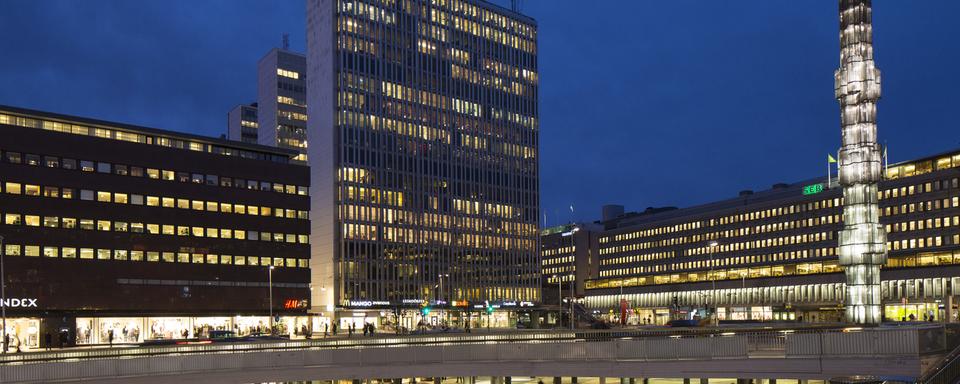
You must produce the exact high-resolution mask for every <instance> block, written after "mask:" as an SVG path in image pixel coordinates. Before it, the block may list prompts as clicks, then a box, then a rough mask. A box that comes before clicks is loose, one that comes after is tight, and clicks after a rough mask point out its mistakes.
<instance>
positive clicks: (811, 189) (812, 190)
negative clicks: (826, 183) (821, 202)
mask: <svg viewBox="0 0 960 384" xmlns="http://www.w3.org/2000/svg"><path fill="white" fill-rule="evenodd" d="M820 192H823V183H819V184H811V185H805V186H804V187H803V194H804V195H815V194H818V193H820Z"/></svg>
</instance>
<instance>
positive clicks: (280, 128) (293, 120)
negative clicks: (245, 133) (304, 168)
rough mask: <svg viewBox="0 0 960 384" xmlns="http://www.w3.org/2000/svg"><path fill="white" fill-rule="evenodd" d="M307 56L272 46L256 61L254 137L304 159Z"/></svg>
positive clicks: (305, 144) (300, 159) (301, 159)
mask: <svg viewBox="0 0 960 384" xmlns="http://www.w3.org/2000/svg"><path fill="white" fill-rule="evenodd" d="M306 71H307V59H306V57H304V56H303V55H302V54H299V53H296V52H292V51H289V50H286V49H280V48H274V49H271V50H270V52H267V54H266V56H264V57H263V58H261V59H260V62H259V63H258V64H257V109H258V114H259V117H258V119H259V120H258V122H259V125H260V128H259V130H258V135H257V140H258V142H259V143H260V144H262V145H269V146H273V147H280V148H289V149H294V150H297V151H299V152H300V155H299V156H297V157H296V159H295V160H297V161H306V160H307V154H306V151H307V132H306V130H307V85H306V79H305V77H306Z"/></svg>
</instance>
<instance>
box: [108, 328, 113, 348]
mask: <svg viewBox="0 0 960 384" xmlns="http://www.w3.org/2000/svg"><path fill="white" fill-rule="evenodd" d="M107 342H108V343H110V346H111V347H112V346H113V330H112V329H111V330H110V331H108V332H107Z"/></svg>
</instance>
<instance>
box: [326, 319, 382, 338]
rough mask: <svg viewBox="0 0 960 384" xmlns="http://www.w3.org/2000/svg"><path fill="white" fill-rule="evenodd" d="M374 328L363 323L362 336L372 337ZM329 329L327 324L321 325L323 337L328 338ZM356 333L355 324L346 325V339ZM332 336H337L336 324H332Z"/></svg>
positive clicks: (369, 324)
mask: <svg viewBox="0 0 960 384" xmlns="http://www.w3.org/2000/svg"><path fill="white" fill-rule="evenodd" d="M376 330H377V328H376V326H374V325H373V324H371V323H366V322H364V323H363V335H364V336H373V334H374V333H376ZM329 331H330V327H329V325H328V324H324V325H323V337H327V336H330V332H329ZM356 332H357V324H356V323H352V322H351V323H349V324H347V337H353V334H354V333H356ZM333 335H334V336H336V335H337V323H333Z"/></svg>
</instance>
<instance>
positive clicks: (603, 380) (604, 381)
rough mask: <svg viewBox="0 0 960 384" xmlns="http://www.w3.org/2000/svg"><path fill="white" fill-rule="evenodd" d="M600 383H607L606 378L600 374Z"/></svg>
mask: <svg viewBox="0 0 960 384" xmlns="http://www.w3.org/2000/svg"><path fill="white" fill-rule="evenodd" d="M600 384H607V378H606V377H603V376H601V377H600Z"/></svg>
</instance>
